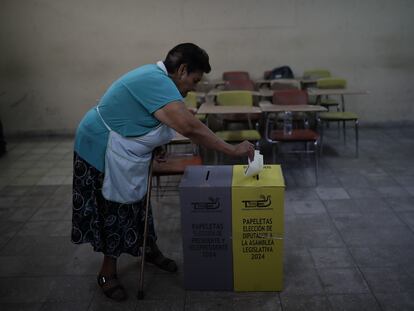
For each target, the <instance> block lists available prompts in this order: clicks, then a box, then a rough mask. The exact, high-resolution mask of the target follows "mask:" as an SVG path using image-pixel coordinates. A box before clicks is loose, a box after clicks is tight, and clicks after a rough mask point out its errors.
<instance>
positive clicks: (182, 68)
mask: <svg viewBox="0 0 414 311" xmlns="http://www.w3.org/2000/svg"><path fill="white" fill-rule="evenodd" d="M177 73H178V76H179V77H180V79H182V78H183V76H184V75H186V74H187V64H181V65H180V67H178V70H177Z"/></svg>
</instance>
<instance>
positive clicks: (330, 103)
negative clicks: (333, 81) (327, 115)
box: [303, 69, 339, 110]
mask: <svg viewBox="0 0 414 311" xmlns="http://www.w3.org/2000/svg"><path fill="white" fill-rule="evenodd" d="M331 77H332V75H331V72H330V71H329V70H327V69H311V70H305V71H304V72H303V79H310V80H317V82H316V84H317V83H318V81H319V80H320V79H325V78H331ZM309 101H310V103H311V104H312V103H314V98H310V100H309ZM319 105H321V106H323V107H325V108H326V109H328V110H330V108H331V107H336V109H337V110H339V102H338V101H336V100H335V99H332V98H329V96H323V97H322V98H321V99H320V100H319Z"/></svg>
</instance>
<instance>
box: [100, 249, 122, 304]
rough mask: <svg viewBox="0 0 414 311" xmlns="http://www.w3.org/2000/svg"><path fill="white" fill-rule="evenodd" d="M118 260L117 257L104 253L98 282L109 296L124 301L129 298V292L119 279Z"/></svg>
mask: <svg viewBox="0 0 414 311" xmlns="http://www.w3.org/2000/svg"><path fill="white" fill-rule="evenodd" d="M116 261H117V258H115V257H110V256H106V255H104V259H103V262H102V266H101V270H100V272H99V275H98V284H99V286H100V287H101V288H102V291H103V293H104V294H105V295H106V296H107V297H108V298H111V299H113V300H116V301H122V300H125V299H127V293H126V291H125V288H124V287H123V286H122V285H121V284H120V283H119V281H118V277H117V269H116V268H117V266H116Z"/></svg>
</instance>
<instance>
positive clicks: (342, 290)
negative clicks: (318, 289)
mask: <svg viewBox="0 0 414 311" xmlns="http://www.w3.org/2000/svg"><path fill="white" fill-rule="evenodd" d="M318 274H319V276H320V278H321V281H322V286H323V288H324V290H325V292H326V293H328V294H365V293H369V288H368V286H367V284H366V282H365V281H364V279H363V277H362V275H361V274H360V272H359V271H358V270H357V269H355V268H335V269H333V268H329V269H328V268H319V269H318ZM339 280H340V281H339Z"/></svg>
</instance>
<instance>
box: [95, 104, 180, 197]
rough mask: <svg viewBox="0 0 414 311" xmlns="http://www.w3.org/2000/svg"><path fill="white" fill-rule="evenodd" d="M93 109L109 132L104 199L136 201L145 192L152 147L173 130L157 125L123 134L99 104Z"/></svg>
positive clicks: (166, 139)
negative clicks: (139, 132)
mask: <svg viewBox="0 0 414 311" xmlns="http://www.w3.org/2000/svg"><path fill="white" fill-rule="evenodd" d="M96 111H97V112H98V115H99V117H100V118H101V120H102V122H103V123H104V124H105V126H106V128H107V129H108V131H109V137H108V143H107V146H106V152H105V174H104V181H103V186H102V195H103V197H104V198H105V199H106V200H109V201H113V202H118V203H134V202H138V201H140V200H141V199H142V198H143V197H144V196H145V193H146V191H147V183H148V182H149V181H148V169H149V164H150V161H151V154H152V150H153V149H154V148H156V147H158V146H161V145H164V144H166V143H168V142H169V141H170V140H171V139H172V138H173V137H174V134H175V132H174V130H173V129H171V128H170V127H168V126H167V125H165V124H160V125H159V126H158V127H156V128H155V129H153V130H152V131H150V132H149V133H147V134H145V135H142V136H139V137H124V136H122V135H120V134H118V133H116V132H115V131H113V130H112V129H111V128H110V127H109V126H108V124H106V122H105V121H104V119H103V118H102V116H101V114H100V112H99V107H96Z"/></svg>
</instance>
